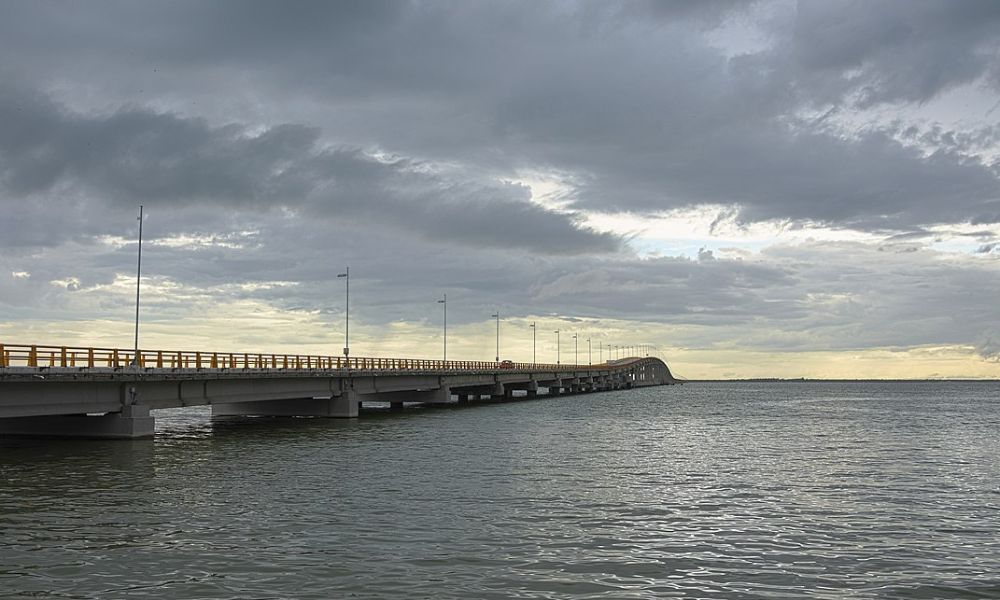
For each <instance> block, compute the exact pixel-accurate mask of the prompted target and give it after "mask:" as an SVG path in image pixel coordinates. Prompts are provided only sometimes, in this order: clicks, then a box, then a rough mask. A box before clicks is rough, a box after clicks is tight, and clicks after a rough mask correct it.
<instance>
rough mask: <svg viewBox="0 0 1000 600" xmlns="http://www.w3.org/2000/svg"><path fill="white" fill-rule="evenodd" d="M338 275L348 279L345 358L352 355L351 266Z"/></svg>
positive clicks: (345, 304)
mask: <svg viewBox="0 0 1000 600" xmlns="http://www.w3.org/2000/svg"><path fill="white" fill-rule="evenodd" d="M337 277H343V278H345V279H346V281H347V290H346V292H345V298H346V300H345V302H344V358H348V357H350V355H351V267H347V269H346V270H345V271H344V272H343V273H338V274H337Z"/></svg>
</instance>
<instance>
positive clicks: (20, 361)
mask: <svg viewBox="0 0 1000 600" xmlns="http://www.w3.org/2000/svg"><path fill="white" fill-rule="evenodd" d="M621 363H622V361H621V360H619V361H616V364H613V365H611V364H608V363H605V364H601V365H563V364H560V365H553V364H544V363H521V362H509V361H503V362H499V363H498V362H491V361H469V360H449V361H444V360H431V359H421V358H365V357H354V356H352V357H349V358H348V357H344V356H318V355H310V354H264V353H259V352H252V353H251V352H201V351H184V350H139V352H138V354H136V352H135V351H134V350H122V349H119V348H80V347H72V346H43V345H21V344H0V368H5V367H29V368H42V367H67V368H73V367H76V368H90V369H93V368H101V367H103V368H113V369H118V368H124V367H131V366H138V367H140V368H156V369H297V370H302V369H306V370H335V369H349V370H357V371H361V370H387V371H398V370H441V371H482V370H509V369H520V370H525V369H533V370H539V369H541V370H545V371H580V370H586V369H596V368H603V369H606V368H609V367H610V368H617V367H621V366H623V365H622V364H621Z"/></svg>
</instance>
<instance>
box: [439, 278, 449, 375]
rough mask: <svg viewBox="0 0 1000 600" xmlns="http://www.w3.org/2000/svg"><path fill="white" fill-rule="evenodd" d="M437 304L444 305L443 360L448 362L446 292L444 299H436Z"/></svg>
mask: <svg viewBox="0 0 1000 600" xmlns="http://www.w3.org/2000/svg"><path fill="white" fill-rule="evenodd" d="M438 304H443V305H444V361H445V362H448V294H445V295H444V300H438Z"/></svg>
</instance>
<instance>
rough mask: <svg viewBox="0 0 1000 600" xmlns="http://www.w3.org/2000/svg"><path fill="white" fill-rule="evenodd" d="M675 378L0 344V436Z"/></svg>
mask: <svg viewBox="0 0 1000 600" xmlns="http://www.w3.org/2000/svg"><path fill="white" fill-rule="evenodd" d="M673 383H679V382H678V381H677V380H676V379H674V377H673V376H672V375H671V373H670V369H669V368H668V367H667V365H666V363H664V362H663V361H662V360H660V359H658V358H654V357H630V358H623V359H620V360H614V361H608V362H605V363H602V364H597V365H565V364H556V365H553V364H539V363H515V362H510V361H502V362H483V361H462V360H460V361H443V360H426V359H409V358H364V357H350V358H347V357H343V356H316V355H299V354H261V353H231V352H186V351H166V350H140V351H138V352H134V351H132V350H122V349H116V348H76V347H67V346H39V345H11V344H6V345H4V344H0V436H5V435H18V436H41V437H91V438H142V437H151V436H152V435H153V427H154V417H153V416H152V415H151V413H150V410H156V409H164V408H178V407H184V406H204V405H210V406H211V407H212V415H213V416H226V415H255V416H313V417H344V418H353V417H357V416H358V413H359V410H360V409H361V408H362V406H363V405H364V403H372V402H378V403H388V405H389V406H390V407H392V408H402V407H403V405H404V404H407V403H422V404H448V403H455V402H457V403H468V402H477V401H484V400H485V401H492V402H498V401H511V400H514V399H522V398H525V399H530V398H536V397H538V396H539V395H540V393H541V394H542V395H548V396H559V395H562V394H578V393H590V392H599V391H607V390H616V389H630V388H637V387H645V386H651V385H669V384H673Z"/></svg>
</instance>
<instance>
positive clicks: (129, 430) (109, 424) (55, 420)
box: [0, 406, 155, 440]
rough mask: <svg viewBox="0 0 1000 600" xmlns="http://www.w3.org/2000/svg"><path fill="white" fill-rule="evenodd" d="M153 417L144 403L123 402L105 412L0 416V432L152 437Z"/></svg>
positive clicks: (90, 436) (118, 437)
mask: <svg viewBox="0 0 1000 600" xmlns="http://www.w3.org/2000/svg"><path fill="white" fill-rule="evenodd" d="M154 425H155V421H154V418H153V417H152V416H150V414H149V408H148V407H146V406H123V407H122V411H121V412H118V413H107V414H104V415H52V416H44V417H11V418H6V419H0V436H18V437H43V438H89V439H124V440H131V439H137V438H150V437H153V429H154Z"/></svg>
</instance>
